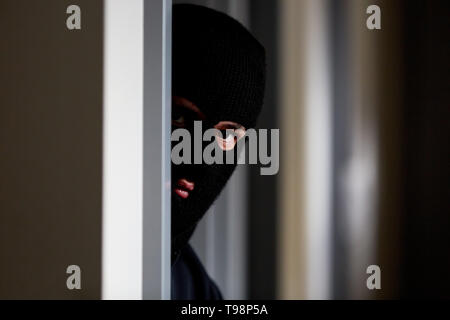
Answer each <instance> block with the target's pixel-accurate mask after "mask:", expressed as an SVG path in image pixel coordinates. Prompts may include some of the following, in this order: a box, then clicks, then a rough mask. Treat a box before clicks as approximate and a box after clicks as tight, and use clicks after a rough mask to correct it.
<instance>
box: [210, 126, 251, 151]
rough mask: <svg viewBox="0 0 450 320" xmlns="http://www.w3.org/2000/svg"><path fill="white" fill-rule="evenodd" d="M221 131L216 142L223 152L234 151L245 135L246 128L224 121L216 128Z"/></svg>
mask: <svg viewBox="0 0 450 320" xmlns="http://www.w3.org/2000/svg"><path fill="white" fill-rule="evenodd" d="M214 128H216V129H217V130H219V132H218V134H217V136H216V141H217V143H218V144H219V147H220V148H221V149H222V150H225V151H228V150H232V149H233V148H234V146H235V145H236V143H237V141H238V140H239V139H240V138H242V137H243V136H244V135H245V128H244V127H243V126H241V125H239V124H237V123H234V122H231V121H222V122H219V123H218V124H217V125H215V126H214Z"/></svg>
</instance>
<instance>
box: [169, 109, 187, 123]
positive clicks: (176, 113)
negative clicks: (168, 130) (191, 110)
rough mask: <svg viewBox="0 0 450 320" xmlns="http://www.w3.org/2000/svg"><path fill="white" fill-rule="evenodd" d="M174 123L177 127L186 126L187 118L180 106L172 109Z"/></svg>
mask: <svg viewBox="0 0 450 320" xmlns="http://www.w3.org/2000/svg"><path fill="white" fill-rule="evenodd" d="M172 123H173V124H174V125H175V126H177V127H184V125H185V119H184V116H183V114H181V112H180V110H179V107H175V108H173V110H172Z"/></svg>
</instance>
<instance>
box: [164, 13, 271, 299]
mask: <svg viewBox="0 0 450 320" xmlns="http://www.w3.org/2000/svg"><path fill="white" fill-rule="evenodd" d="M172 27H173V28H172V33H173V39H172V52H173V60H172V70H173V71H172V78H173V80H172V81H173V83H172V96H173V100H172V130H175V129H177V128H185V129H187V130H189V132H191V135H192V136H193V130H194V129H193V127H194V121H197V120H198V121H202V129H203V130H206V129H208V128H216V129H218V130H221V131H224V130H226V129H233V130H235V131H236V132H240V133H242V132H245V130H247V129H249V128H253V127H254V126H255V124H256V119H257V116H258V114H259V112H260V110H261V107H262V104H263V97H264V86H265V50H264V48H263V46H262V45H261V44H260V43H259V42H258V41H257V40H256V39H255V38H254V37H253V36H252V35H251V34H250V33H249V32H248V31H247V30H246V29H245V28H244V27H243V26H242V25H241V24H240V23H239V22H237V21H236V20H234V19H232V18H230V17H229V16H227V15H226V14H223V13H220V12H218V11H215V10H212V9H209V8H206V7H201V6H197V5H190V4H177V5H174V6H173V26H172ZM238 137H239V134H237V135H236V137H233V136H231V140H230V137H222V138H223V139H222V140H220V143H221V147H222V148H223V150H224V154H225V153H226V152H232V151H233V148H234V146H235V144H236V139H238ZM218 141H219V140H218ZM218 143H219V142H218ZM192 152H195V150H193V151H192ZM191 163H193V162H191ZM235 167H236V161H234V164H217V163H216V164H211V165H207V164H205V163H202V164H179V165H175V164H172V188H173V192H172V298H173V299H222V295H221V293H220V291H219V289H218V288H217V286H216V285H215V284H214V282H213V281H212V280H211V279H210V277H209V276H208V275H207V273H206V271H205V269H204V267H203V266H202V264H201V263H200V261H199V259H198V257H197V256H196V254H195V253H194V251H193V250H192V248H191V247H190V245H189V244H188V241H189V239H190V237H191V236H192V234H193V232H194V230H195V228H196V226H197V223H198V222H199V220H200V219H201V218H202V217H203V215H204V214H205V213H206V211H207V210H208V208H209V207H210V206H211V205H212V204H213V202H214V200H215V199H216V198H217V196H218V195H219V193H220V191H221V190H222V189H223V188H224V186H225V184H226V182H227V181H228V179H229V178H230V176H231V174H232V173H233V171H234V169H235Z"/></svg>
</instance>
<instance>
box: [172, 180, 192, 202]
mask: <svg viewBox="0 0 450 320" xmlns="http://www.w3.org/2000/svg"><path fill="white" fill-rule="evenodd" d="M193 190H194V183H193V182H191V181H188V180H186V179H178V181H177V183H176V186H175V187H174V188H173V191H174V192H175V193H176V194H177V195H178V196H180V197H181V198H183V199H186V198H187V197H189V194H190V192H192V191H193Z"/></svg>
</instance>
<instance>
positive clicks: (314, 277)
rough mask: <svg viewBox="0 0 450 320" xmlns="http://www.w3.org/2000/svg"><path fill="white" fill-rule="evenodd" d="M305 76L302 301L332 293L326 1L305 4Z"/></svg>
mask: <svg viewBox="0 0 450 320" xmlns="http://www.w3.org/2000/svg"><path fill="white" fill-rule="evenodd" d="M307 6H308V15H307V25H306V26H307V30H306V45H305V46H304V50H306V53H305V54H306V59H307V63H306V70H304V72H305V74H304V76H305V81H304V83H305V86H306V88H305V97H304V98H305V119H304V125H305V132H306V136H305V139H306V141H305V148H306V149H305V160H306V168H305V173H306V188H305V190H306V216H305V218H306V225H307V229H306V238H307V242H306V243H307V248H306V250H307V251H306V252H307V255H306V259H307V261H306V263H307V277H306V279H307V280H306V297H307V298H308V299H328V298H330V295H331V270H332V269H331V262H332V260H331V248H330V244H331V242H330V241H331V239H330V234H331V156H332V155H331V143H332V142H331V132H332V131H331V128H332V123H331V86H330V79H329V75H330V74H331V73H330V72H331V70H330V63H329V56H328V52H329V48H328V42H329V39H328V38H327V34H328V30H327V19H328V18H327V15H328V8H327V0H308V2H307Z"/></svg>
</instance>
